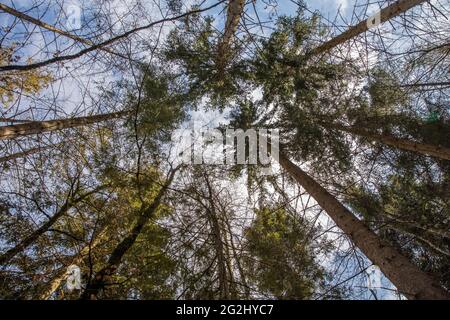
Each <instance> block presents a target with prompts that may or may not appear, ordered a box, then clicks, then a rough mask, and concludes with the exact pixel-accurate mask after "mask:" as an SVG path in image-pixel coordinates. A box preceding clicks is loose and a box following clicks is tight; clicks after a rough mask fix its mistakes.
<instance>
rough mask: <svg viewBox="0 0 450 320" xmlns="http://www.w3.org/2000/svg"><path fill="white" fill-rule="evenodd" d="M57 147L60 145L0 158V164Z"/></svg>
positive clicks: (33, 149) (37, 148)
mask: <svg viewBox="0 0 450 320" xmlns="http://www.w3.org/2000/svg"><path fill="white" fill-rule="evenodd" d="M58 145H60V144H56V145H50V146H45V147H36V148H31V149H29V150H25V151H22V152H17V153H13V154H10V155H9V156H5V157H0V163H3V162H8V161H11V160H16V159H20V158H25V157H26V156H29V155H30V154H34V153H38V152H42V151H45V150H48V149H51V148H55V147H57V146H58Z"/></svg>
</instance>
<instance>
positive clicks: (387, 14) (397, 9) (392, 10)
mask: <svg viewBox="0 0 450 320" xmlns="http://www.w3.org/2000/svg"><path fill="white" fill-rule="evenodd" d="M426 1H428V0H399V1H397V2H395V3H393V4H391V5H390V6H387V7H386V8H384V9H382V10H381V11H380V22H381V23H383V22H386V21H388V20H390V19H392V18H395V17H397V16H399V15H400V14H402V13H403V12H405V11H408V10H409V9H411V8H413V7H415V6H417V5H419V4H422V3H424V2H426ZM370 25H371V21H370V18H369V19H366V20H364V21H361V22H360V23H358V24H357V25H356V26H353V27H351V28H350V29H348V30H347V31H345V32H344V33H341V34H340V35H338V36H337V37H335V38H333V39H331V40H329V41H327V42H325V43H324V44H322V45H320V46H318V47H317V48H315V49H314V50H312V52H311V55H319V54H322V53H324V52H327V51H330V50H331V49H333V48H334V47H336V46H338V45H340V44H342V43H344V42H346V41H348V40H350V39H352V38H354V37H356V36H358V35H360V34H362V33H364V32H366V31H367V30H369V26H370Z"/></svg>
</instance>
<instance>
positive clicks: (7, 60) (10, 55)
mask: <svg viewBox="0 0 450 320" xmlns="http://www.w3.org/2000/svg"><path fill="white" fill-rule="evenodd" d="M18 59H19V58H18V57H17V56H16V55H14V46H12V47H9V48H2V47H0V65H2V66H3V65H9V64H11V63H14V62H16V61H17V60H18ZM28 63H31V60H29V61H28ZM52 80H53V78H52V76H51V75H49V74H47V73H41V72H39V71H38V70H29V71H12V72H4V73H1V74H0V99H1V103H2V104H3V105H5V106H8V105H9V104H11V103H12V102H13V101H14V99H15V97H16V95H17V94H36V93H38V92H39V91H41V90H42V89H44V88H45V87H47V86H48V84H49V83H50V82H51V81H52Z"/></svg>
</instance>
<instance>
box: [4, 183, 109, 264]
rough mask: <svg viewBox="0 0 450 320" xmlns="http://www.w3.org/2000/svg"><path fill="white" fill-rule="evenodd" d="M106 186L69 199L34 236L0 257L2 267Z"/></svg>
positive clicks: (31, 235)
mask: <svg viewBox="0 0 450 320" xmlns="http://www.w3.org/2000/svg"><path fill="white" fill-rule="evenodd" d="M104 188H105V186H100V187H98V188H95V189H94V190H92V191H89V192H87V193H85V194H83V195H81V196H79V197H78V198H75V199H73V198H68V199H67V200H66V202H65V203H64V204H63V205H62V206H61V208H60V209H59V210H58V212H56V213H55V214H54V215H53V216H52V217H51V218H50V219H49V220H48V221H47V222H45V223H44V224H43V225H42V226H40V227H39V228H38V229H37V230H35V231H34V232H33V233H32V234H30V235H29V236H28V237H26V238H25V239H23V240H22V241H21V242H20V243H18V244H17V245H16V246H14V247H13V248H11V249H9V250H7V251H6V252H5V253H4V254H2V255H1V256H0V265H5V264H6V263H8V262H9V261H11V259H12V258H14V257H15V256H16V255H17V254H18V253H19V252H22V251H23V250H25V249H26V248H28V247H29V246H30V245H31V244H33V243H34V242H35V241H36V240H37V239H38V238H39V237H40V236H41V235H43V234H44V233H46V232H47V231H48V230H49V229H50V227H51V226H52V225H54V224H55V222H56V221H58V219H59V218H61V217H62V216H63V215H64V214H66V212H67V211H69V209H70V208H72V207H73V206H74V205H75V204H77V203H79V202H81V201H83V200H84V199H86V198H87V197H88V196H90V195H92V194H94V193H96V192H98V191H100V190H101V189H104Z"/></svg>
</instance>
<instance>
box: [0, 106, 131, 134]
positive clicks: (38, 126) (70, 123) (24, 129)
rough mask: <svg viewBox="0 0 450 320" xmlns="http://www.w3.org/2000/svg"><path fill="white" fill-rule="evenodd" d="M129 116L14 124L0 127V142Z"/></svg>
mask: <svg viewBox="0 0 450 320" xmlns="http://www.w3.org/2000/svg"><path fill="white" fill-rule="evenodd" d="M127 114H129V112H127V111H121V112H114V113H107V114H98V115H93V116H87V117H77V118H67V119H58V120H47V121H32V122H27V123H21V124H15V125H10V126H2V127H0V140H6V139H13V138H16V137H21V136H28V135H32V134H39V133H44V132H49V131H57V130H63V129H69V128H75V127H81V126H85V125H88V124H93V123H98V122H102V121H107V120H112V119H117V118H122V117H124V116H126V115H127Z"/></svg>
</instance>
